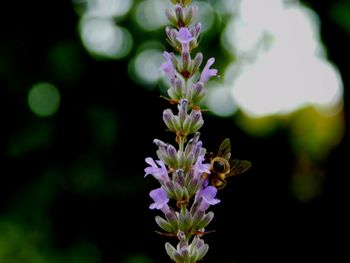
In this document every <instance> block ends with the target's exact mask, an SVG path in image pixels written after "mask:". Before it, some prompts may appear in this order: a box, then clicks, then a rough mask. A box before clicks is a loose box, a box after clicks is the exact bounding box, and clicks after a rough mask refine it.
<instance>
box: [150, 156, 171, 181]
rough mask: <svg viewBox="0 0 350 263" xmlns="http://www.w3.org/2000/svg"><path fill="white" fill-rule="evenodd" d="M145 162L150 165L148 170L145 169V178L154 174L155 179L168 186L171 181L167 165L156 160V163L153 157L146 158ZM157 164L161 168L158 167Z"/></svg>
mask: <svg viewBox="0 0 350 263" xmlns="http://www.w3.org/2000/svg"><path fill="white" fill-rule="evenodd" d="M145 161H146V163H148V164H149V165H150V166H148V167H147V168H145V172H146V174H145V177H146V176H147V175H149V174H152V175H153V177H154V178H156V179H157V180H158V181H159V182H160V183H161V184H166V183H167V182H169V181H170V178H169V175H168V170H167V169H166V167H165V164H164V163H163V162H162V161H160V160H156V162H157V163H156V162H155V161H154V160H153V159H152V158H151V157H148V158H146V159H145ZM157 164H158V165H159V166H160V167H158V165H157Z"/></svg>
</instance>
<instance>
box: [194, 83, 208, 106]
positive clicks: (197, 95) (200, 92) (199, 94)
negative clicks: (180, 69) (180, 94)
mask: <svg viewBox="0 0 350 263" xmlns="http://www.w3.org/2000/svg"><path fill="white" fill-rule="evenodd" d="M191 92H192V94H191V99H192V103H193V104H195V105H198V104H199V103H200V102H201V101H202V100H203V98H204V96H205V93H206V90H205V89H204V85H203V83H202V82H197V83H196V84H194V85H193V86H192V88H191Z"/></svg>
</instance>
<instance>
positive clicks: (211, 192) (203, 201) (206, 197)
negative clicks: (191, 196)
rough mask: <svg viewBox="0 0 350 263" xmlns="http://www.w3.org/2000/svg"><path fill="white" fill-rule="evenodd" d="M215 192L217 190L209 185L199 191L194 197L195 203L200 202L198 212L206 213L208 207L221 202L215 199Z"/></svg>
mask: <svg viewBox="0 0 350 263" xmlns="http://www.w3.org/2000/svg"><path fill="white" fill-rule="evenodd" d="M217 192H218V190H217V189H216V188H215V187H214V186H211V185H210V186H208V187H206V188H204V189H203V190H201V191H199V192H198V193H197V194H196V196H195V202H200V204H199V206H198V210H201V211H206V210H207V209H208V208H209V206H211V205H216V204H218V203H220V202H221V201H220V200H219V199H216V198H215V196H216V193H217Z"/></svg>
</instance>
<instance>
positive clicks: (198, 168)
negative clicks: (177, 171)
mask: <svg viewBox="0 0 350 263" xmlns="http://www.w3.org/2000/svg"><path fill="white" fill-rule="evenodd" d="M203 161H204V155H200V156H198V158H197V161H196V163H195V164H194V166H193V170H194V173H193V177H194V178H199V177H200V176H201V175H202V174H203V173H208V174H209V173H210V170H209V169H210V163H203Z"/></svg>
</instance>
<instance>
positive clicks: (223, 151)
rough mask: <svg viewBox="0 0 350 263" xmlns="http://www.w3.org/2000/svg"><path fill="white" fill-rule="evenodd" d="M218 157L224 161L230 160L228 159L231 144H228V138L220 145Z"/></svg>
mask: <svg viewBox="0 0 350 263" xmlns="http://www.w3.org/2000/svg"><path fill="white" fill-rule="evenodd" d="M218 156H220V157H222V158H225V159H226V160H230V158H231V142H230V139H229V138H226V139H225V140H223V141H222V143H221V144H220V148H219V151H218Z"/></svg>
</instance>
